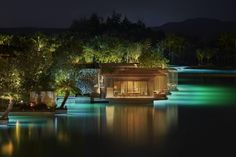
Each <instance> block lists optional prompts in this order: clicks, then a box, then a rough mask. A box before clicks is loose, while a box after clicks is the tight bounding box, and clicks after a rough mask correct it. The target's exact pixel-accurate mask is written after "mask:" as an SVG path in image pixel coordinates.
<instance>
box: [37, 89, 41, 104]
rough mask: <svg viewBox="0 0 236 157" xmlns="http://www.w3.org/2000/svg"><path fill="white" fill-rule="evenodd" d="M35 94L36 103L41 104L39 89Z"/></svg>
mask: <svg viewBox="0 0 236 157" xmlns="http://www.w3.org/2000/svg"><path fill="white" fill-rule="evenodd" d="M37 95H38V97H37V104H41V102H42V101H41V92H40V91H37Z"/></svg>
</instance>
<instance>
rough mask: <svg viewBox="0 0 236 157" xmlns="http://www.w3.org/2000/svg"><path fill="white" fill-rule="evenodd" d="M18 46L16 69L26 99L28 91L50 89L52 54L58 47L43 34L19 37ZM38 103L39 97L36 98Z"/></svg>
mask: <svg viewBox="0 0 236 157" xmlns="http://www.w3.org/2000/svg"><path fill="white" fill-rule="evenodd" d="M18 40H19V41H20V45H16V47H18V51H17V52H16V62H15V64H16V65H17V69H18V70H19V75H20V77H21V80H22V83H21V88H22V92H23V93H22V94H23V95H25V96H26V97H28V94H29V92H30V91H37V92H38V94H40V91H42V90H49V89H51V85H50V83H51V81H50V77H51V76H50V75H51V71H50V68H51V66H52V63H53V53H54V52H55V50H56V49H57V47H58V45H57V43H56V41H55V40H54V39H50V38H47V37H46V36H45V35H43V34H39V33H38V34H34V35H33V36H28V37H26V36H25V37H19V39H18ZM38 98H39V99H38V103H40V100H41V99H40V97H38Z"/></svg>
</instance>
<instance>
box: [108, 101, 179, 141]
mask: <svg viewBox="0 0 236 157" xmlns="http://www.w3.org/2000/svg"><path fill="white" fill-rule="evenodd" d="M177 118H178V110H177V107H176V106H172V107H166V108H162V109H158V108H154V107H152V106H130V105H128V106H125V105H122V106H119V105H109V106H106V127H107V129H106V130H107V132H108V133H109V134H110V135H111V136H112V137H116V138H117V139H119V140H121V141H126V142H128V143H129V144H130V143H131V144H146V143H149V142H151V143H152V142H160V141H161V140H162V139H163V138H164V137H165V136H166V135H167V134H168V132H169V131H170V129H171V128H173V127H175V126H176V125H177Z"/></svg>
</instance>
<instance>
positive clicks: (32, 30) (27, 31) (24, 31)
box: [0, 27, 69, 34]
mask: <svg viewBox="0 0 236 157" xmlns="http://www.w3.org/2000/svg"><path fill="white" fill-rule="evenodd" d="M67 30H69V29H67V28H37V27H15V28H0V33H9V34H33V33H36V32H42V33H46V34H54V33H55V34H56V33H62V32H66V31H67Z"/></svg>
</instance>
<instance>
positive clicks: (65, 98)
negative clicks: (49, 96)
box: [59, 91, 70, 109]
mask: <svg viewBox="0 0 236 157" xmlns="http://www.w3.org/2000/svg"><path fill="white" fill-rule="evenodd" d="M69 95H70V92H69V91H66V92H65V96H64V99H63V101H62V103H61V106H60V107H59V108H60V109H63V108H64V106H65V104H66V101H67V99H68V97H69Z"/></svg>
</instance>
